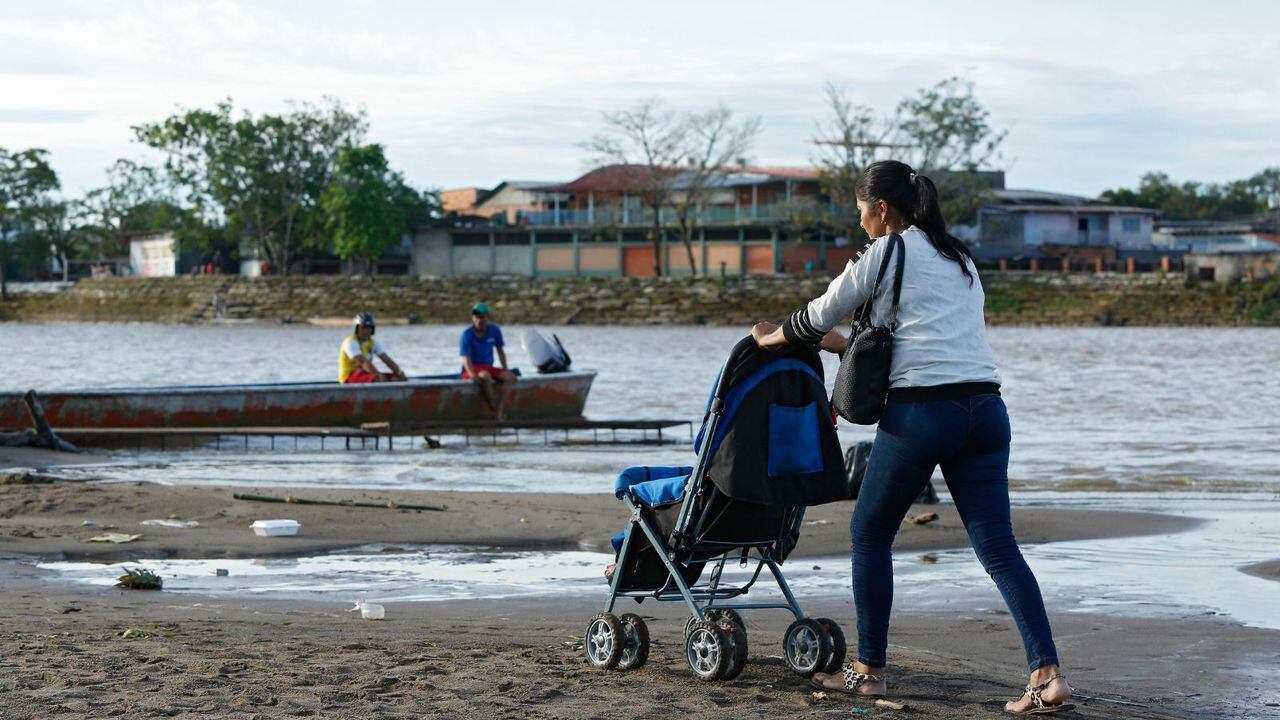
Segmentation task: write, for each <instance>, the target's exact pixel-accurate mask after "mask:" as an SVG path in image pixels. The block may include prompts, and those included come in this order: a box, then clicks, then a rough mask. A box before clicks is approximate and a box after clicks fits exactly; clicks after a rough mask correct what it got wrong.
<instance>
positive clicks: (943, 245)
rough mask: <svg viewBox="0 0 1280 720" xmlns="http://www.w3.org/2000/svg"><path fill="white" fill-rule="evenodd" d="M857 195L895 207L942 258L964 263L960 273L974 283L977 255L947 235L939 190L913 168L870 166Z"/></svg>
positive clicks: (860, 177)
mask: <svg viewBox="0 0 1280 720" xmlns="http://www.w3.org/2000/svg"><path fill="white" fill-rule="evenodd" d="M854 193H855V194H856V195H857V196H858V199H859V200H861V201H863V202H878V201H880V200H884V201H885V202H886V203H888V204H889V205H891V206H893V207H894V209H896V210H897V211H898V212H899V213H900V214H901V215H902V219H903V220H905V221H906V222H908V223H910V224H912V225H915V226H916V227H918V228H920V230H921V231H923V232H924V234H925V235H927V236H928V237H929V243H930V244H931V245H933V247H934V249H936V250H937V251H938V253H939V254H940V255H942V256H943V257H945V258H947V259H948V260H954V261H956V262H957V263H959V264H960V271H961V272H963V273H964V275H965V277H967V278H969V284H970V285H972V284H973V273H972V272H971V271H970V270H969V263H968V262H966V261H968V260H973V253H971V252H970V251H969V248H968V246H966V245H965V244H964V243H963V242H961V241H960V239H959V238H957V237H955V236H953V235H951V234H950V233H948V232H947V221H946V218H944V217H943V216H942V206H941V205H940V204H939V202H938V188H937V186H936V185H934V184H933V181H932V180H930V179H929V178H928V177H926V176H924V175H919V174H917V173H916V172H915V171H914V170H912V169H911V166H910V165H908V164H906V163H903V162H898V161H897V160H881V161H879V162H874V163H872V164H870V165H868V166H867V167H866V169H864V170H863V171H862V173H861V174H859V175H858V180H857V182H856V183H855V184H854Z"/></svg>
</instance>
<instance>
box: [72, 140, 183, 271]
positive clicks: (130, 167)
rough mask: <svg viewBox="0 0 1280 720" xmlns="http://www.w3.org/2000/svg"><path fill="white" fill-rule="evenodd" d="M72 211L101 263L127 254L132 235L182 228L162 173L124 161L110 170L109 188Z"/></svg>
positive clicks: (94, 192) (97, 191)
mask: <svg viewBox="0 0 1280 720" xmlns="http://www.w3.org/2000/svg"><path fill="white" fill-rule="evenodd" d="M70 210H71V211H72V214H73V215H74V216H75V220H76V224H78V225H80V226H81V227H82V232H83V233H85V234H87V235H89V236H90V237H91V238H92V239H93V242H92V245H93V250H92V251H93V252H94V254H96V256H97V257H98V259H102V258H103V257H104V256H106V255H107V254H117V253H120V252H124V251H125V250H126V245H127V243H128V240H129V237H130V236H132V235H135V234H138V233H143V232H160V231H163V230H172V229H175V228H177V227H179V226H180V225H181V219H180V215H181V213H182V211H181V209H180V208H179V207H178V206H177V203H176V201H175V200H174V199H173V197H172V192H171V188H170V187H169V186H168V185H167V183H166V182H165V178H164V177H163V173H162V172H161V171H160V170H158V169H156V168H153V167H149V166H147V165H141V164H139V163H136V162H133V161H132V160H126V159H123V158H122V159H120V160H117V161H115V162H114V163H112V165H111V167H109V168H107V184H106V185H104V186H103V187H100V188H95V189H93V190H90V191H89V192H87V193H85V196H84V199H83V200H81V201H80V202H78V203H76V204H75V205H74V206H73V207H71V208H70Z"/></svg>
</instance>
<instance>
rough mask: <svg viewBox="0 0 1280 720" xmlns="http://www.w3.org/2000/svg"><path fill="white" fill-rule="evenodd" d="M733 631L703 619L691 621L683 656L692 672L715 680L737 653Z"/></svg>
mask: <svg viewBox="0 0 1280 720" xmlns="http://www.w3.org/2000/svg"><path fill="white" fill-rule="evenodd" d="M737 651H738V650H737V645H736V643H735V642H734V639H733V633H732V632H731V631H728V630H726V629H725V628H722V627H720V626H719V625H717V624H715V623H711V622H707V621H705V620H699V621H698V622H695V623H693V624H692V625H691V626H690V628H689V635H688V637H686V638H685V641H684V654H685V658H686V659H687V660H688V661H689V668H690V669H692V670H693V674H694V675H697V676H698V677H699V678H701V679H703V680H707V681H710V680H717V679H719V678H720V677H721V676H723V675H724V673H725V670H727V669H728V668H729V665H730V663H732V662H733V658H734V655H735V654H736V653H737Z"/></svg>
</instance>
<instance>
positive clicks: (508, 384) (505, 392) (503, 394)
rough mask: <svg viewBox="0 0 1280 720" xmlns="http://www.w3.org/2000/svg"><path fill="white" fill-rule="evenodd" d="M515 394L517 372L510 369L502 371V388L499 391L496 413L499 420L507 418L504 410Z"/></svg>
mask: <svg viewBox="0 0 1280 720" xmlns="http://www.w3.org/2000/svg"><path fill="white" fill-rule="evenodd" d="M515 394H516V376H515V373H513V372H511V371H510V370H505V371H503V373H502V389H501V390H499V391H498V409H497V413H496V414H495V417H497V418H498V419H499V420H506V419H507V414H506V412H504V410H505V408H506V406H507V404H508V403H510V402H511V398H512V396H513V395H515Z"/></svg>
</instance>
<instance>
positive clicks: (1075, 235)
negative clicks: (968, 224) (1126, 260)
mask: <svg viewBox="0 0 1280 720" xmlns="http://www.w3.org/2000/svg"><path fill="white" fill-rule="evenodd" d="M993 195H994V202H992V203H991V204H990V205H988V206H986V207H983V208H981V209H980V210H979V211H978V223H977V232H976V236H977V237H976V242H975V243H974V244H975V250H976V251H978V253H979V254H980V255H981V256H983V257H1002V256H1008V255H1018V254H1024V255H1025V254H1032V255H1035V254H1040V253H1041V252H1042V249H1043V248H1044V247H1045V246H1053V247H1059V248H1062V247H1066V248H1070V247H1111V248H1115V249H1116V250H1140V249H1147V248H1150V247H1151V246H1152V236H1153V235H1152V234H1153V231H1154V225H1155V216H1156V211H1155V210H1151V209H1150V208H1139V207H1123V206H1117V205H1107V204H1105V203H1101V202H1098V201H1094V200H1089V199H1087V198H1083V197H1079V196H1075V195H1063V194H1059V193H1048V192H1040V191H1037V190H994V191H993Z"/></svg>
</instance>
